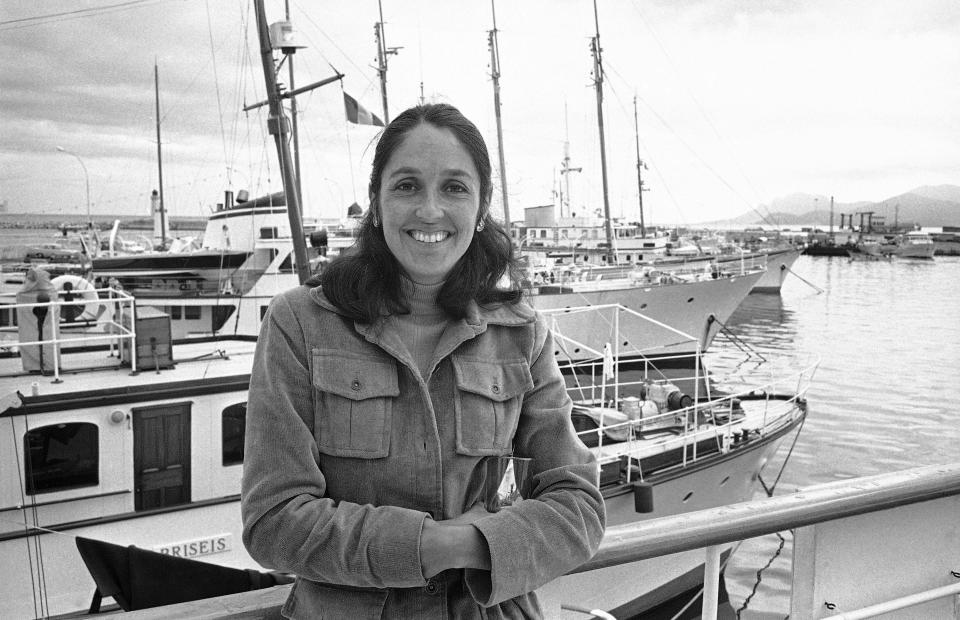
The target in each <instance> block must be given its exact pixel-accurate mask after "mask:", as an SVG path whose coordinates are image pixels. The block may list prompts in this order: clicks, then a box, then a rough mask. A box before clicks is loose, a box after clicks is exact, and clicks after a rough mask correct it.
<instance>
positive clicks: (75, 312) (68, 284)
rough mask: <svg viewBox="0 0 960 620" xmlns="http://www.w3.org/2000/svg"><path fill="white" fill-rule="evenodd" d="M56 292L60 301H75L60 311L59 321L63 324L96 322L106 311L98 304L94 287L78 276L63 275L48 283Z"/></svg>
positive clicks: (102, 305)
mask: <svg viewBox="0 0 960 620" xmlns="http://www.w3.org/2000/svg"><path fill="white" fill-rule="evenodd" d="M50 283H51V284H53V286H54V288H55V289H56V290H57V293H58V294H59V297H60V300H61V301H76V302H77V303H73V304H65V305H63V306H61V309H60V320H61V322H63V323H78V322H85V321H96V320H97V319H99V318H100V315H101V314H103V312H104V311H105V310H106V306H105V305H104V304H101V303H99V301H100V296H99V295H97V290H96V288H95V287H94V285H93V284H92V283H91V282H90V281H89V280H87V279H85V278H81V277H80V276H75V275H70V274H65V275H62V276H57V277H56V278H54V279H52V280H51V281H50Z"/></svg>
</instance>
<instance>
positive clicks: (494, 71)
mask: <svg viewBox="0 0 960 620" xmlns="http://www.w3.org/2000/svg"><path fill="white" fill-rule="evenodd" d="M490 12H491V14H492V15H493V30H490V31H489V32H488V45H489V47H490V77H491V78H493V111H494V114H495V116H496V117H497V150H498V152H499V154H500V190H501V192H502V195H503V227H504V230H505V231H506V232H507V235H508V236H509V235H510V205H509V203H508V200H507V164H506V159H505V158H504V154H503V123H502V121H501V120H500V45H499V43H498V41H497V32H498V31H497V8H496V5H495V3H494V0H490Z"/></svg>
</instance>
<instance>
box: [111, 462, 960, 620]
mask: <svg viewBox="0 0 960 620" xmlns="http://www.w3.org/2000/svg"><path fill="white" fill-rule="evenodd" d="M953 495H960V462H957V463H952V464H947V465H931V466H925V467H917V468H914V469H908V470H903V471H897V472H892V473H885V474H879V475H875V476H866V477H861V478H854V479H852V480H841V481H837V482H832V483H827V484H821V485H817V486H813V487H810V488H808V489H805V490H800V491H797V492H795V493H792V494H789V495H781V496H776V497H772V498H766V499H760V500H753V501H748V502H742V503H739V504H732V505H729V506H724V507H722V508H711V509H708V510H700V511H697V512H691V513H687V514H682V515H676V516H671V517H662V518H659V519H651V520H649V521H643V522H640V523H636V524H632V525H621V526H614V527H609V528H607V531H606V534H605V536H604V539H603V542H602V543H601V544H600V550H599V551H598V552H597V554H596V555H595V556H594V557H593V559H591V560H589V561H588V562H586V563H584V564H582V565H581V566H580V567H578V568H576V569H575V570H573V571H571V573H579V572H585V571H589V570H596V569H599V568H606V567H609V566H615V565H618V564H625V563H628V562H635V561H638V560H643V559H649V558H653V557H658V556H661V555H668V554H672V553H678V552H681V551H690V550H693V549H701V548H704V547H707V548H708V554H707V559H708V562H710V563H712V564H717V563H718V562H719V554H718V553H713V554H712V555H713V557H712V562H711V553H710V552H709V548H710V547H714V548H715V546H716V545H717V544H722V543H729V542H734V541H738V540H745V539H747V538H753V537H756V536H761V535H764V534H770V533H773V532H779V531H782V530H785V529H790V528H795V527H802V526H805V525H813V524H815V523H824V522H827V521H832V520H835V519H841V518H844V517H850V516H855V515H858V514H865V513H869V512H874V511H879V510H884V509H888V508H895V507H897V506H903V505H907V504H912V503H916V502H922V501H926V500H931V499H938V498H943V497H949V496H953ZM714 551H715V549H714ZM707 568H708V572H709V564H708V566H707ZM715 576H716V575H715V574H714V575H713V577H715ZM708 578H710V576H708ZM290 587H291V586H290V585H289V584H288V585H283V586H275V587H273V588H268V589H265V590H257V591H253V592H243V593H241V594H232V595H228V596H221V597H216V598H211V599H204V600H199V601H192V602H188V603H180V604H178V605H172V606H168V607H159V608H153V609H146V610H141V611H135V612H127V613H124V614H123V615H122V616H120V615H119V614H118V615H116V616H114V615H106V616H103V617H104V618H114V617H116V618H118V619H119V618H121V617H122V618H129V619H134V618H139V619H151V620H153V619H159V618H163V619H165V620H167V619H170V618H184V619H185V618H206V619H208V620H209V619H212V618H236V617H244V618H253V617H257V618H259V617H273V616H272V615H270V614H275V613H277V612H278V611H279V608H280V606H281V605H282V604H283V600H284V599H285V598H286V596H287V594H288V592H289V589H290ZM952 592H953V589H951V590H950V592H948V594H949V593H952ZM934 595H942V593H941V592H940V591H939V590H936V591H929V592H926V593H920V594H919V595H916V597H914V598H916V599H918V600H919V599H927V598H929V597H931V596H934ZM715 600H716V599H715V598H713V597H711V596H710V595H709V593H708V592H705V594H704V601H705V602H704V614H705V617H715V614H716V609H715V606H714V607H713V609H712V612H713V614H712V615H711V611H710V610H708V607H709V606H710V603H711V602H714V601H715ZM895 602H897V603H903V601H900V600H898V601H895ZM910 602H914V601H910ZM868 609H869V608H868ZM840 617H844V616H840ZM846 617H849V618H853V617H866V616H863V615H856V616H854V615H851V614H847V616H846Z"/></svg>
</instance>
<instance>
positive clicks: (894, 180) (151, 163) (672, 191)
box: [0, 0, 960, 223]
mask: <svg viewBox="0 0 960 620" xmlns="http://www.w3.org/2000/svg"><path fill="white" fill-rule="evenodd" d="M266 5H267V6H266V8H267V16H268V21H271V22H272V21H277V20H280V19H282V18H283V14H284V3H283V2H282V1H281V0H266ZM382 5H383V19H384V21H385V23H386V26H385V28H386V41H387V44H388V46H391V47H400V48H402V49H399V50H398V53H397V54H396V55H393V56H390V57H389V73H388V81H387V88H388V96H389V108H390V112H391V113H392V114H395V113H397V112H399V111H401V110H402V109H404V108H406V107H408V106H410V105H412V104H415V103H417V102H418V100H419V98H420V96H421V83H422V92H423V95H424V96H425V98H426V99H427V100H428V101H444V102H449V103H452V104H454V105H456V106H458V107H460V109H461V110H462V111H463V112H464V113H465V114H466V115H467V116H468V117H469V118H471V119H472V120H473V121H474V122H475V123H476V124H477V126H478V127H479V128H480V130H481V131H482V132H483V133H484V135H485V137H486V138H487V143H488V146H489V148H490V151H491V157H492V158H493V160H494V165H495V167H496V158H497V139H496V125H495V119H494V110H493V89H492V84H491V80H490V75H489V74H490V52H489V50H488V47H487V31H488V30H490V29H491V28H492V16H491V5H490V3H489V2H483V1H467V0H444V1H440V0H433V1H431V0H382ZM290 9H291V13H292V16H291V20H292V22H293V23H294V26H295V27H296V28H297V29H298V30H299V32H300V34H301V36H302V40H303V41H304V42H305V43H306V45H307V46H308V47H307V48H305V49H302V50H300V51H299V52H298V53H297V54H296V55H295V56H294V64H295V70H296V73H295V81H296V85H297V86H302V85H305V84H308V83H310V82H313V81H317V80H321V79H323V78H326V77H329V76H331V75H333V73H334V68H335V69H336V70H338V71H340V72H341V73H344V74H345V75H346V77H345V78H344V79H343V82H342V85H343V86H342V87H343V89H344V90H346V92H348V93H350V94H351V95H352V96H353V97H355V98H356V99H358V100H359V101H360V103H361V104H362V105H364V106H365V107H367V108H368V109H370V110H371V111H373V112H374V113H376V114H378V115H382V107H381V99H380V87H379V83H378V81H377V75H376V71H375V69H374V65H375V63H376V46H375V43H374V23H375V22H377V21H379V19H380V17H379V12H378V4H377V2H376V0H354V1H351V2H339V1H338V2H333V1H331V0H326V1H315V0H310V1H307V0H290ZM496 11H497V14H496V19H497V27H498V29H499V31H500V32H499V41H500V62H501V72H502V76H501V80H500V86H501V96H502V102H503V107H502V119H503V128H504V153H505V157H506V167H507V173H506V183H507V188H508V192H509V201H510V202H509V204H510V210H511V216H512V217H513V219H518V218H520V217H522V213H523V208H524V207H530V206H535V205H544V204H551V203H552V202H556V200H557V199H556V197H555V190H556V189H558V188H559V187H560V184H561V180H560V179H561V175H560V169H561V166H562V160H563V156H564V142H565V140H567V139H568V140H569V154H570V165H571V166H573V167H579V168H582V171H581V172H577V173H570V174H569V179H570V197H571V203H572V208H573V210H574V211H575V212H578V213H584V212H592V211H594V210H596V209H602V206H603V192H602V185H601V181H600V149H599V138H598V130H597V109H596V98H595V92H594V89H593V86H592V84H593V76H592V72H593V60H592V57H591V54H590V38H591V37H592V36H593V35H594V28H595V27H594V14H593V5H592V3H591V2H590V1H589V0H523V1H510V2H507V1H504V0H498V2H497V5H496ZM599 27H600V39H601V44H602V48H603V61H604V68H605V82H604V90H605V102H604V108H603V112H604V120H605V124H606V140H607V161H608V178H609V185H610V207H611V212H612V213H613V215H615V216H619V215H624V216H626V217H629V218H632V219H635V218H637V217H638V215H637V213H638V211H637V175H636V158H637V155H636V142H635V129H634V96H636V98H637V118H638V123H639V143H640V147H639V150H640V157H641V159H643V160H644V161H645V162H646V163H647V166H648V169H647V170H644V172H643V174H644V180H645V183H646V186H647V187H648V189H649V191H648V192H644V207H645V213H646V216H647V221H648V222H649V221H651V220H653V221H656V222H664V223H666V222H670V223H694V222H700V221H706V220H715V219H721V218H726V217H733V216H736V215H739V214H741V213H744V212H746V211H749V210H751V209H752V208H754V207H756V206H757V205H760V204H769V203H770V202H771V201H773V200H774V199H776V198H778V197H782V196H785V195H788V194H791V193H794V192H808V193H813V194H820V195H834V196H835V197H836V199H837V200H838V201H840V202H852V201H857V200H882V199H884V198H888V197H890V196H894V195H897V194H900V193H902V192H905V191H908V190H910V189H912V188H914V187H917V186H920V185H937V184H942V183H952V184H960V140H958V137H960V2H957V0H917V1H914V2H904V1H902V0H810V1H787V0H753V1H749V0H703V1H699V0H688V1H682V0H681V1H677V0H636V1H634V2H630V1H627V0H600V2H599ZM0 57H2V58H3V70H2V71H0V200H5V201H6V203H7V210H8V211H9V212H12V213H16V212H33V213H43V212H46V213H54V212H58V211H61V210H63V211H67V212H72V213H84V212H85V209H86V202H85V194H84V191H85V190H84V187H85V183H84V178H85V177H84V171H83V169H82V167H81V162H82V163H83V165H85V166H86V169H87V172H88V174H89V182H90V196H91V202H92V203H93V204H92V211H93V213H103V214H107V213H110V214H138V213H142V214H147V213H149V195H150V192H151V190H153V189H154V188H156V187H157V185H158V181H157V149H156V129H155V115H154V83H153V78H154V73H153V72H154V61H156V62H157V63H158V65H159V74H160V103H161V131H162V144H163V177H164V194H165V199H166V200H165V202H166V206H167V209H168V211H169V212H170V213H171V214H172V215H202V214H205V213H208V212H209V209H210V207H211V206H212V205H214V204H215V203H216V202H219V201H222V199H223V198H222V196H223V190H225V189H234V190H239V189H243V188H246V189H249V190H250V192H251V194H253V195H257V194H260V193H265V192H268V191H277V190H279V189H281V183H280V175H279V174H278V170H277V164H276V161H277V155H276V150H275V148H274V146H273V143H272V140H271V139H270V138H269V136H268V135H267V134H266V129H265V127H266V113H265V110H264V111H261V112H252V113H250V114H249V115H247V114H245V113H243V112H241V108H242V107H243V105H244V102H246V103H253V102H256V101H260V100H262V99H264V98H265V94H264V93H265V89H264V79H263V72H262V67H261V61H260V55H259V47H258V44H257V40H256V24H255V21H254V18H253V4H252V1H250V0H208V1H206V2H202V1H200V0H126V1H124V0H96V1H93V0H86V1H83V2H77V1H75V0H71V1H68V0H45V1H44V2H35V1H32V0H31V1H28V0H3V2H2V3H0ZM282 72H283V76H284V81H287V73H286V68H285V67H284V68H283V70H282ZM340 91H341V86H340V85H339V84H338V83H334V84H331V85H328V86H324V87H322V88H319V89H317V90H315V91H313V92H312V93H311V94H308V95H304V96H302V97H300V98H298V103H299V104H300V106H301V112H302V115H301V116H300V117H299V124H300V140H301V157H302V162H303V164H302V166H303V186H304V214H305V216H307V217H336V216H341V215H343V214H344V213H345V211H346V206H347V205H349V204H350V203H351V202H353V201H354V200H357V201H358V202H359V203H360V204H361V205H362V206H364V207H366V203H367V200H366V195H365V194H366V191H365V187H366V178H367V176H368V175H369V170H370V158H371V154H372V148H371V144H372V143H373V141H374V140H375V138H376V135H377V129H376V128H373V127H366V126H356V125H348V124H347V123H346V122H345V120H344V113H343V100H342V95H341V92H340ZM57 146H61V147H63V148H64V149H66V150H68V151H70V152H73V153H75V154H76V155H77V156H78V157H79V159H80V161H78V160H77V159H76V158H74V157H71V156H70V155H67V154H64V153H61V152H58V151H57V150H56V148H57ZM496 176H497V177H498V182H499V172H497V173H496ZM500 205H501V200H500V198H499V191H498V192H497V193H496V195H495V201H494V209H495V210H497V209H500V208H501V207H500ZM813 206H814V205H811V208H813Z"/></svg>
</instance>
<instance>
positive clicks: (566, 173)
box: [560, 102, 583, 217]
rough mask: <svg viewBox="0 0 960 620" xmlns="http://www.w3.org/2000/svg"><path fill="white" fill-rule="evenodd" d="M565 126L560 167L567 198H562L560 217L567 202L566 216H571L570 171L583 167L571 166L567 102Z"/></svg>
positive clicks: (565, 104) (564, 117)
mask: <svg viewBox="0 0 960 620" xmlns="http://www.w3.org/2000/svg"><path fill="white" fill-rule="evenodd" d="M563 127H564V131H565V134H564V141H563V167H562V168H560V174H562V175H563V184H564V191H566V199H565V200H564V199H561V200H560V217H564V212H563V205H564V202H566V205H567V212H566V216H567V217H570V173H571V172H580V171H581V170H583V168H571V167H570V123H569V122H567V103H566V102H564V103H563Z"/></svg>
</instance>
